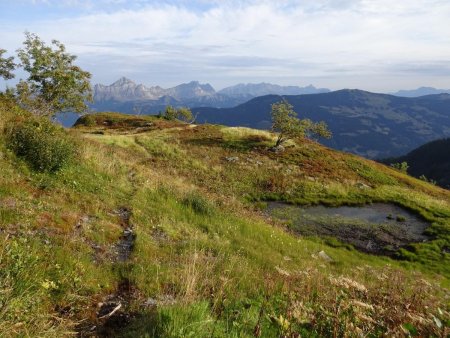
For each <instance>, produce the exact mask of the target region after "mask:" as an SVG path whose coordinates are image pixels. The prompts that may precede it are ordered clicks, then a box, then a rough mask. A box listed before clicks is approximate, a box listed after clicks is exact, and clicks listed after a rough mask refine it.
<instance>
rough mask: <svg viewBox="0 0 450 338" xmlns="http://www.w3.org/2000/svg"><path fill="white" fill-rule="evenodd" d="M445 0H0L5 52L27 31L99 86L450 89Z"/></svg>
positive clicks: (448, 5) (0, 40) (449, 10)
mask: <svg viewBox="0 0 450 338" xmlns="http://www.w3.org/2000/svg"><path fill="white" fill-rule="evenodd" d="M449 18H450V1H448V0H397V1H392V0H304V1H301V0H297V1H293V0H278V1H265V0H260V1H255V0H246V1H237V0H228V1H227V0H222V1H219V0H217V1H214V0H211V1H210V0H194V1H187V0H170V1H169V0H167V1H149V0H131V1H130V0H127V1H126V0H0V48H4V49H7V50H8V51H10V52H13V51H14V50H16V49H17V48H19V47H20V46H21V42H22V41H23V32H24V31H26V30H28V31H30V32H33V33H36V34H38V35H39V36H40V37H42V38H43V39H44V40H46V41H50V40H52V39H58V40H60V41H61V42H63V43H64V44H65V45H66V46H67V48H68V50H69V51H70V52H71V53H73V54H76V55H78V60H77V62H78V64H79V65H80V66H82V67H83V68H85V69H86V70H89V71H90V72H91V73H92V74H93V82H94V83H105V84H109V83H112V82H114V81H115V80H116V79H117V78H119V77H120V76H127V77H129V78H131V79H133V80H135V81H136V82H140V83H144V84H146V85H161V86H163V87H170V86H173V85H177V84H179V83H182V82H188V81H191V80H199V81H201V82H209V83H211V84H212V85H213V86H214V87H215V88H216V89H220V88H223V87H225V86H228V85H232V84H235V83H240V82H245V83H247V82H272V83H278V84H284V85H300V86H304V85H308V84H310V83H311V84H313V85H315V86H318V87H328V88H331V89H340V88H361V89H366V90H372V91H378V92H389V91H395V90H397V89H410V88H416V87H419V86H434V87H438V88H450V19H449Z"/></svg>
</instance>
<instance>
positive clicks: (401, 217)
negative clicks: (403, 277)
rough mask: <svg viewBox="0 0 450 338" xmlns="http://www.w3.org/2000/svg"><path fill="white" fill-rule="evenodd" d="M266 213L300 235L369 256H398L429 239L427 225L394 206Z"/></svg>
mask: <svg viewBox="0 0 450 338" xmlns="http://www.w3.org/2000/svg"><path fill="white" fill-rule="evenodd" d="M267 212H268V214H269V215H270V216H271V217H275V218H277V219H280V220H282V221H284V222H285V224H286V225H287V226H288V228H289V229H290V230H291V231H293V232H294V233H296V234H298V235H301V236H310V237H322V238H336V239H338V240H339V241H340V242H342V243H347V244H350V245H352V246H353V247H354V248H355V249H357V250H359V251H363V252H366V253H370V254H377V255H386V256H395V254H396V252H397V251H398V250H399V249H400V248H402V247H405V246H407V245H408V244H411V243H417V242H424V241H428V240H429V239H430V237H428V236H427V235H426V234H425V230H426V228H427V227H428V226H429V225H430V224H429V223H428V222H426V221H425V220H423V219H422V218H420V217H419V216H418V215H416V214H414V213H412V212H410V211H408V210H406V209H404V208H401V207H399V206H397V205H394V204H387V203H375V204H368V205H364V206H342V207H325V206H321V205H319V206H312V207H301V206H293V205H288V204H284V203H278V202H270V203H269V204H268V209H267Z"/></svg>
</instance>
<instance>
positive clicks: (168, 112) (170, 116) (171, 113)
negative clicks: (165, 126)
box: [163, 106, 177, 121]
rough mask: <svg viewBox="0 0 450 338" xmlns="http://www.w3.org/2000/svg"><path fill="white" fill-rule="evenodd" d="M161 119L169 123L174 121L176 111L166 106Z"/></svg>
mask: <svg viewBox="0 0 450 338" xmlns="http://www.w3.org/2000/svg"><path fill="white" fill-rule="evenodd" d="M163 117H164V118H165V119H166V120H169V121H172V120H175V119H176V118H177V109H176V108H174V107H172V106H167V107H166V109H165V110H164V113H163Z"/></svg>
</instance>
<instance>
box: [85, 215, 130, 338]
mask: <svg viewBox="0 0 450 338" xmlns="http://www.w3.org/2000/svg"><path fill="white" fill-rule="evenodd" d="M114 213H115V214H117V215H118V217H119V223H120V225H121V227H122V229H123V233H122V236H121V237H120V239H119V241H118V242H117V243H116V244H115V246H114V247H115V255H114V264H115V265H116V266H117V267H118V268H119V269H121V270H123V272H124V275H127V270H128V269H130V265H129V264H130V263H129V262H130V256H131V254H132V252H133V249H134V244H135V241H136V234H135V233H134V226H133V224H132V222H131V221H130V219H131V216H132V212H131V209H130V208H127V207H120V208H119V209H118V210H116V211H115V212H114ZM137 297H138V290H137V289H136V288H135V287H134V286H133V284H132V283H131V282H130V280H129V279H128V278H127V277H122V279H121V280H120V281H119V283H118V285H117V288H116V290H115V292H114V293H112V294H109V295H107V296H106V297H104V298H103V300H102V301H101V302H100V303H98V304H97V307H98V310H97V313H96V318H95V319H94V320H90V321H87V322H84V323H83V324H82V325H81V326H80V327H79V330H78V336H79V337H115V336H116V334H117V333H118V332H119V331H121V330H123V328H124V327H126V326H127V325H128V324H129V323H130V322H131V320H132V319H133V317H134V314H133V313H130V312H129V311H128V308H129V305H130V304H131V302H132V301H133V300H134V299H136V298H137Z"/></svg>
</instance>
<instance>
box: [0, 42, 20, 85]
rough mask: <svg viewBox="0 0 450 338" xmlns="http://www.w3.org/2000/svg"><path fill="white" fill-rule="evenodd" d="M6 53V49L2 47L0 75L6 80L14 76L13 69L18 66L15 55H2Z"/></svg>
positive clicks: (0, 50) (0, 51) (0, 52)
mask: <svg viewBox="0 0 450 338" xmlns="http://www.w3.org/2000/svg"><path fill="white" fill-rule="evenodd" d="M5 53H6V50H4V49H1V48H0V77H2V78H4V79H5V80H10V79H13V78H14V73H13V70H14V68H15V67H16V65H15V63H14V57H13V56H10V57H7V58H4V57H2V55H3V54H5Z"/></svg>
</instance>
